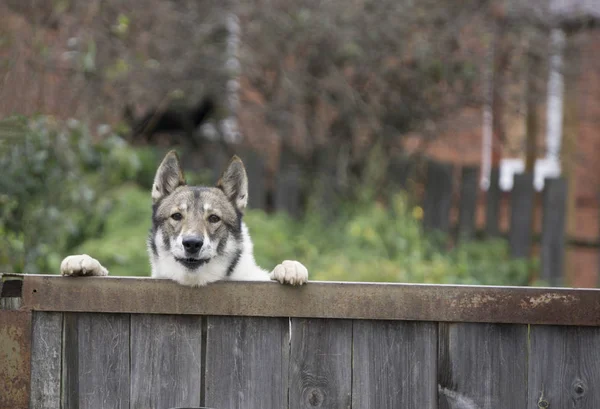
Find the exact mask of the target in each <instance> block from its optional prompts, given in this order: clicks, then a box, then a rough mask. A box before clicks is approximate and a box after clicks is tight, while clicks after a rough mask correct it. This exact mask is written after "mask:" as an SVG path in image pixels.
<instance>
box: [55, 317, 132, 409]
mask: <svg viewBox="0 0 600 409" xmlns="http://www.w3.org/2000/svg"><path fill="white" fill-rule="evenodd" d="M64 331H65V333H64V344H63V394H62V396H63V399H62V407H63V408H64V409H87V408H89V409H109V408H110V409H129V382H130V379H129V314H87V313H83V314H71V313H69V314H65V320H64Z"/></svg>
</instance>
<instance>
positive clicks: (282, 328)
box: [205, 317, 289, 409]
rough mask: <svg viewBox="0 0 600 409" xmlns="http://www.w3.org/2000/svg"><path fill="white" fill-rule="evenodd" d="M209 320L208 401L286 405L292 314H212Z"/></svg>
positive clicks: (245, 408)
mask: <svg viewBox="0 0 600 409" xmlns="http://www.w3.org/2000/svg"><path fill="white" fill-rule="evenodd" d="M207 321H208V325H207V339H206V370H205V377H206V380H205V386H206V391H205V405H206V406H208V407H211V408H216V409H221V408H226V409H281V408H286V407H287V402H288V388H287V385H288V364H289V362H288V359H289V320H287V319H281V318H240V317H208V318H207Z"/></svg>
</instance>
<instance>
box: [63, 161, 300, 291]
mask: <svg viewBox="0 0 600 409" xmlns="http://www.w3.org/2000/svg"><path fill="white" fill-rule="evenodd" d="M152 202H153V205H152V228H151V230H150V233H149V236H148V253H149V256H150V264H151V266H152V277H156V278H168V279H171V280H174V281H177V282H178V283H180V284H183V285H187V286H203V285H206V284H208V283H211V282H215V281H220V280H269V279H272V280H277V281H279V282H281V283H286V284H292V285H301V284H304V283H305V282H306V281H307V280H308V271H307V269H306V267H304V266H303V265H302V264H301V263H299V262H297V261H289V260H285V261H283V262H282V263H281V264H279V265H277V266H276V267H275V268H274V269H273V271H272V272H270V273H269V272H267V271H266V270H264V269H262V268H260V267H259V266H257V264H256V262H255V260H254V253H253V245H252V240H251V239H250V235H249V233H248V228H247V227H246V225H245V223H244V222H243V221H242V218H243V214H244V211H245V209H246V205H247V203H248V178H247V176H246V170H245V169H244V165H243V163H242V161H241V160H240V159H239V158H238V157H236V156H234V157H233V159H232V160H231V162H230V163H229V166H228V167H227V169H226V170H225V172H224V173H223V175H222V176H221V178H220V179H219V181H218V182H217V185H216V186H215V187H204V186H189V185H187V184H186V182H185V177H184V174H183V171H182V169H181V166H180V164H179V159H178V157H177V154H176V153H175V152H174V151H171V152H169V153H168V154H167V155H166V156H165V158H164V159H163V161H162V163H161V164H160V166H159V168H158V170H157V172H156V176H155V178H154V184H153V187H152ZM61 273H62V275H65V276H80V275H107V274H108V271H107V270H106V268H104V267H103V266H102V265H101V264H100V263H99V262H98V261H97V260H96V259H94V258H92V257H90V256H88V255H86V254H81V255H73V256H68V257H66V258H65V259H64V260H63V261H62V263H61Z"/></svg>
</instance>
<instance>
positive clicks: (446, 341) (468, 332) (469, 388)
mask: <svg viewBox="0 0 600 409" xmlns="http://www.w3.org/2000/svg"><path fill="white" fill-rule="evenodd" d="M438 371H439V374H438V380H439V409H454V408H478V409H497V408H503V407H505V408H525V407H527V406H526V401H527V326H526V325H497V324H464V323H441V324H440V337H439V363H438Z"/></svg>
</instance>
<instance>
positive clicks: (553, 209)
mask: <svg viewBox="0 0 600 409" xmlns="http://www.w3.org/2000/svg"><path fill="white" fill-rule="evenodd" d="M566 220H567V180H566V179H565V178H553V179H546V181H545V184H544V215H543V219H542V248H541V250H540V258H541V264H542V265H541V273H540V278H541V279H542V280H545V281H546V282H547V283H549V284H550V285H555V286H557V285H562V284H563V281H564V280H563V268H564V259H565V230H566Z"/></svg>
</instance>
